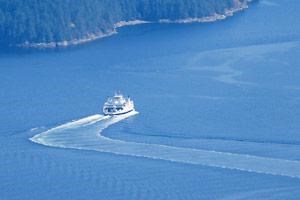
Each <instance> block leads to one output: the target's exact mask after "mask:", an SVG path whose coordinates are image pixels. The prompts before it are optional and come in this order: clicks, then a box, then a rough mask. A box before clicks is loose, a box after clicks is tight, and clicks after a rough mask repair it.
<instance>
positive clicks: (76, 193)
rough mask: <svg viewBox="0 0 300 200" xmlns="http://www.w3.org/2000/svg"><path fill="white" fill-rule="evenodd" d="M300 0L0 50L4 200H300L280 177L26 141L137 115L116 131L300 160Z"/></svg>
mask: <svg viewBox="0 0 300 200" xmlns="http://www.w3.org/2000/svg"><path fill="white" fill-rule="evenodd" d="M299 11H300V4H299V2H298V1H297V0H281V1H280V0H262V1H260V2H258V3H253V4H252V6H251V7H250V9H248V10H246V11H245V12H242V13H239V14H237V15H235V16H234V17H232V18H229V19H227V20H225V21H220V22H217V23H210V24H186V25H175V24H171V25H160V24H150V25H139V26H133V27H125V28H122V29H120V30H119V34H118V35H115V36H112V37H110V38H106V39H103V40H100V41H96V42H93V43H90V44H86V45H83V46H80V47H72V48H69V49H60V50H47V51H15V50H10V51H9V52H8V51H7V50H5V49H3V50H2V53H1V54H0V125H1V126H0V161H1V165H0V180H1V181H0V188H1V189H0V199H65V198H66V197H68V198H71V199H83V198H86V199H299V198H300V192H299V189H300V180H299V179H297V178H289V177H283V176H273V175H266V174H260V173H250V172H243V171H238V170H229V169H222V168H217V167H208V166H205V165H190V164H184V163H176V162H175V163H174V162H168V161H159V160H153V159H147V158H137V157H133V156H118V155H114V154H110V153H99V152H94V151H83V150H70V149H59V148H50V147H45V146H42V145H38V144H34V143H32V142H30V141H29V140H28V138H30V137H32V136H33V135H35V134H38V133H40V132H42V131H44V130H47V129H49V128H52V127H55V126H56V125H59V124H63V123H65V122H69V121H72V120H74V119H80V118H83V117H86V116H90V115H94V114H97V113H101V108H102V103H103V101H104V100H105V98H106V97H107V96H109V95H111V94H112V93H113V92H114V91H116V90H121V91H123V92H124V93H126V94H130V95H131V96H132V97H133V98H134V100H135V103H136V108H137V110H138V111H139V113H140V114H138V115H136V116H133V117H131V118H128V119H126V120H123V121H121V122H119V123H117V124H114V125H113V126H110V127H109V128H107V129H105V130H104V131H103V134H104V135H106V136H108V137H110V138H114V139H120V140H125V141H131V142H142V143H149V144H150V143H151V144H164V145H168V146H173V147H184V148H194V149H202V150H213V151H220V152H229V153H237V154H247V155H255V156H262V157H268V158H278V159H283V160H297V161H299V160H300V67H299V66H300V21H299V20H298V19H299V17H300V14H299V13H300V12H299Z"/></svg>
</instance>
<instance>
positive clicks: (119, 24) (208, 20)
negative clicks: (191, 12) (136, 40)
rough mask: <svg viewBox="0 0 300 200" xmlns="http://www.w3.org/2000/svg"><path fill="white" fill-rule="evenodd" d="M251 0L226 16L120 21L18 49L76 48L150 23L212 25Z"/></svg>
mask: <svg viewBox="0 0 300 200" xmlns="http://www.w3.org/2000/svg"><path fill="white" fill-rule="evenodd" d="M249 2H251V0H248V1H246V2H245V3H237V5H236V6H235V7H233V8H231V9H226V10H225V13H224V14H217V13H215V14H213V15H211V16H206V17H200V18H184V19H177V20H170V19H159V20H157V21H144V20H130V21H119V22H117V23H115V24H114V25H113V29H111V30H108V31H107V32H106V33H103V32H98V33H87V34H86V36H85V37H83V38H78V39H73V40H69V41H66V40H65V41H60V42H49V43H29V42H25V43H23V44H19V45H17V47H21V48H42V49H43V48H56V47H68V46H75V45H79V44H84V43H88V42H91V41H94V40H98V39H102V38H105V37H110V36H112V35H114V34H117V33H118V32H117V29H118V28H121V27H124V26H134V25H138V24H149V23H162V24H171V23H173V24H187V23H211V22H216V21H219V20H224V19H226V18H227V17H231V16H233V15H234V13H236V12H240V11H243V10H244V9H247V8H248V3H249Z"/></svg>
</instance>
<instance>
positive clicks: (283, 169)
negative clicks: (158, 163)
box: [30, 112, 300, 178]
mask: <svg viewBox="0 0 300 200" xmlns="http://www.w3.org/2000/svg"><path fill="white" fill-rule="evenodd" d="M136 114H137V112H131V113H128V114H125V115H120V116H113V117H111V116H103V115H93V116H89V117H86V118H83V119H80V120H77V121H73V122H69V123H66V124H63V125H61V126H58V127H55V128H52V129H50V130H48V131H45V132H43V133H40V134H38V135H35V136H34V137H32V138H30V140H31V141H33V142H36V143H39V144H43V145H46V146H52V147H61V148H73V149H83V150H94V151H99V152H108V153H114V154H119V155H127V156H137V157H145V158H151V159H160V160H167V161H174V162H181V163H188V164H195V165H204V166H211V167H219V168H225V169H236V170H242V171H247V172H256V173H263V174H271V175H279V176H288V177H293V178H300V162H299V161H292V160H284V159H275V158H266V157H259V156H252V155H245V154H233V153H226V152H216V151H208V150H200V149H191V148H181V147H172V146H166V145H158V144H145V143H136V142H126V141H121V140H115V139H110V138H107V137H105V136H103V135H101V132H102V131H103V130H104V129H105V128H107V127H108V126H110V125H112V124H115V123H117V122H119V121H121V120H124V119H126V118H128V117H131V116H133V115H136Z"/></svg>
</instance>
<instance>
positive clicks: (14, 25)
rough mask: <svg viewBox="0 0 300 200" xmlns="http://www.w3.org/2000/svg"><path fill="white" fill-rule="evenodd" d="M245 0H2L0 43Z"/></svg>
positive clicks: (58, 36)
mask: <svg viewBox="0 0 300 200" xmlns="http://www.w3.org/2000/svg"><path fill="white" fill-rule="evenodd" d="M238 1H245V0H0V43H1V44H12V45H14V44H21V43H25V42H30V43H31V42H34V43H39V42H41V43H48V42H59V41H64V40H67V41H69V40H72V39H79V38H82V37H85V36H86V35H87V34H88V33H99V32H102V33H106V32H107V31H109V30H111V29H113V25H114V23H116V22H118V21H121V20H134V19H139V20H149V21H156V20H158V19H171V20H175V19H182V18H187V17H203V16H209V15H211V14H213V13H224V10H225V9H228V8H232V7H234V6H235V4H237V2H238Z"/></svg>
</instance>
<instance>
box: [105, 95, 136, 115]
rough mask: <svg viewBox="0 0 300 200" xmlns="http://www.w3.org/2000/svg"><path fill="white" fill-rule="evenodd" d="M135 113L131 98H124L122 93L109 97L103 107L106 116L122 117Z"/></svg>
mask: <svg viewBox="0 0 300 200" xmlns="http://www.w3.org/2000/svg"><path fill="white" fill-rule="evenodd" d="M131 111H134V103H133V101H132V100H131V99H130V98H129V97H124V96H123V95H122V94H121V93H120V92H118V93H115V95H114V96H113V97H109V98H108V99H107V101H106V102H105V103H104V106H103V113H104V114H105V115H122V114H125V113H129V112H131Z"/></svg>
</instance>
